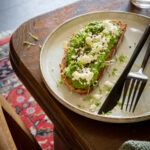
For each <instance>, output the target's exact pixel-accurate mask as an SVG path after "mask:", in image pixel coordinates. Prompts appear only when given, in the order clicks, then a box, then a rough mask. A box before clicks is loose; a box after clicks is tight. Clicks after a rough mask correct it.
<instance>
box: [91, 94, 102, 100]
mask: <svg viewBox="0 0 150 150" xmlns="http://www.w3.org/2000/svg"><path fill="white" fill-rule="evenodd" d="M102 97H103V95H102V94H94V95H93V98H94V99H96V100H100V99H101V98H102Z"/></svg>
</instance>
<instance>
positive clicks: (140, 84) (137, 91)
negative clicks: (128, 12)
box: [98, 24, 150, 114]
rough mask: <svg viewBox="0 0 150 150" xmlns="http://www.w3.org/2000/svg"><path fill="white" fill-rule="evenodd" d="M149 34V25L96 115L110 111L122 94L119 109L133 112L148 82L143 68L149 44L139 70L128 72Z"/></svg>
mask: <svg viewBox="0 0 150 150" xmlns="http://www.w3.org/2000/svg"><path fill="white" fill-rule="evenodd" d="M149 34H150V24H149V25H148V26H147V28H146V29H145V31H144V33H143V35H142V37H141V39H140V40H139V42H138V44H137V46H136V48H135V50H134V52H133V54H132V56H131V58H130V60H129V62H128V64H127V66H126V67H125V69H124V71H123V72H122V74H121V76H120V77H119V79H118V80H117V82H116V84H115V85H114V87H113V88H112V90H111V91H110V93H109V95H108V96H107V98H106V100H105V101H104V103H103V104H102V106H101V108H100V110H99V111H98V114H103V113H107V112H108V111H110V110H112V109H113V108H114V107H115V106H116V105H117V103H118V101H119V99H120V97H121V94H122V93H123V100H122V104H121V109H123V107H124V105H126V106H125V107H126V110H128V111H131V109H132V112H134V110H135V108H136V105H137V103H138V101H139V98H140V96H141V94H142V92H143V90H144V87H145V86H146V83H147V80H148V77H147V76H146V75H144V74H143V70H144V68H145V65H146V64H147V61H148V58H149V55H150V44H149V45H148V48H147V51H146V53H145V56H144V59H143V62H142V65H141V68H140V70H139V71H138V72H137V73H133V72H130V70H131V68H132V66H133V64H134V62H135V60H136V58H137V56H138V54H139V53H140V51H141V49H142V47H143V46H144V44H145V42H146V40H147V38H148V36H149ZM127 95H128V96H127ZM126 97H128V100H127V104H125V98H126ZM128 106H129V109H128Z"/></svg>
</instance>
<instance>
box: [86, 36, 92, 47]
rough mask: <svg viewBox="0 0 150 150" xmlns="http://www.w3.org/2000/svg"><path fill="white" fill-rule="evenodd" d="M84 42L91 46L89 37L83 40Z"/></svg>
mask: <svg viewBox="0 0 150 150" xmlns="http://www.w3.org/2000/svg"><path fill="white" fill-rule="evenodd" d="M85 41H86V43H87V44H88V45H91V44H92V38H91V37H87V38H86V39H85Z"/></svg>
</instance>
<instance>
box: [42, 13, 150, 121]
mask: <svg viewBox="0 0 150 150" xmlns="http://www.w3.org/2000/svg"><path fill="white" fill-rule="evenodd" d="M105 19H110V20H121V21H123V22H125V23H127V31H126V33H125V35H124V39H123V42H122V43H121V45H120V47H119V48H118V51H117V56H119V55H125V56H127V57H128V58H130V56H131V55H132V53H133V50H134V48H135V46H136V44H137V42H138V41H139V39H140V37H141V35H142V33H143V31H144V30H145V28H146V26H147V25H148V23H150V18H149V17H145V16H140V15H137V14H133V13H126V12H94V13H89V14H84V15H81V16H78V17H76V18H73V19H71V20H69V21H67V22H65V23H63V24H62V25H60V26H59V27H57V29H55V30H54V31H53V32H52V33H51V34H50V35H49V36H48V38H47V39H46V41H45V43H44V45H43V47H42V50H41V55H40V69H41V73H42V76H43V80H44V82H45V84H46V86H47V88H48V90H49V92H50V93H51V94H52V95H53V96H54V97H55V98H56V100H58V101H59V102H60V103H61V104H63V105H64V106H66V107H67V108H69V109H70V110H72V111H74V112H76V113H78V114H80V115H83V116H85V117H88V118H91V119H94V120H99V121H104V122H113V123H129V122H139V121H143V120H147V119H149V118H150V101H149V97H150V92H149V90H150V81H148V83H147V86H146V88H145V90H144V92H143V94H142V96H141V99H140V101H139V103H138V106H137V108H136V111H135V112H134V113H127V112H125V111H121V110H120V107H119V106H118V105H117V106H116V107H115V108H114V109H113V110H112V113H110V114H105V115H98V114H97V111H98V109H99V107H100V106H98V107H96V108H95V107H93V101H95V100H85V97H87V95H80V94H76V93H74V92H71V91H69V90H68V88H67V87H66V86H65V85H63V84H62V85H60V86H58V82H59V80H60V68H59V64H60V63H61V59H62V57H63V53H64V50H63V45H64V42H65V41H67V40H69V38H70V37H71V35H72V34H73V33H76V32H77V31H79V30H80V29H81V28H82V27H83V26H84V25H85V24H87V23H89V22H91V21H96V20H105ZM148 40H149V39H148ZM147 43H148V41H147ZM147 43H146V45H145V46H144V48H143V49H142V51H141V53H140V54H139V56H138V59H137V61H136V62H135V64H134V67H133V70H137V69H138V67H139V66H140V63H141V61H142V56H143V55H144V51H145V50H146V46H147ZM128 58H127V59H128ZM112 66H113V67H115V68H117V70H121V68H123V67H124V66H125V64H124V63H123V64H121V65H120V63H119V64H117V63H115V64H113V65H112ZM149 66H150V61H149V62H148V64H147V67H146V69H145V73H146V74H147V75H148V76H149V77H150V68H149ZM111 69H112V68H111V67H110V68H109V69H108V70H111ZM119 73H121V71H120V72H118V74H119ZM107 78H108V73H107V71H105V74H104V76H103V78H102V80H101V81H100V85H103V83H104V82H105V80H107ZM109 80H112V82H113V83H115V81H116V80H117V78H116V77H113V78H111V79H109ZM98 91H99V90H98V88H96V89H94V91H93V92H92V93H91V95H92V94H93V95H95V94H97V92H98ZM99 101H100V102H101V104H102V103H103V101H104V100H99ZM93 108H94V109H93Z"/></svg>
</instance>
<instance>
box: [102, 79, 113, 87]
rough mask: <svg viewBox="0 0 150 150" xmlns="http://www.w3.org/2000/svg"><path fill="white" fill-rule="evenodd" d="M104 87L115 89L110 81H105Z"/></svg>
mask: <svg viewBox="0 0 150 150" xmlns="http://www.w3.org/2000/svg"><path fill="white" fill-rule="evenodd" d="M104 85H105V86H106V87H108V88H112V87H113V83H112V82H110V81H108V80H107V81H105V83H104Z"/></svg>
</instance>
